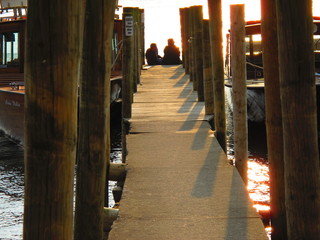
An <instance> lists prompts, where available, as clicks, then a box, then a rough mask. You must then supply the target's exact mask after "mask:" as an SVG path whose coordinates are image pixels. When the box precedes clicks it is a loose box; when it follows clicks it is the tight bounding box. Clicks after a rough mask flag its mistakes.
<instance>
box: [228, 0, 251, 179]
mask: <svg viewBox="0 0 320 240" xmlns="http://www.w3.org/2000/svg"><path fill="white" fill-rule="evenodd" d="M230 23H231V27H230V39H231V54H232V58H231V72H232V102H233V127H234V131H233V133H234V134H233V135H234V157H235V164H236V167H237V169H238V171H239V173H240V175H241V177H242V179H243V181H244V182H245V184H247V169H248V167H247V160H248V126H247V85H246V45H245V20H244V4H236V5H230Z"/></svg>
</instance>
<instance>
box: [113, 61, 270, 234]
mask: <svg viewBox="0 0 320 240" xmlns="http://www.w3.org/2000/svg"><path fill="white" fill-rule="evenodd" d="M141 83H142V85H141V86H138V92H137V93H136V94H135V96H134V104H133V110H132V111H133V114H132V119H131V123H132V129H131V130H130V134H129V135H127V149H128V156H127V164H128V174H127V178H126V182H125V186H124V192H123V195H122V199H121V201H120V215H119V218H118V219H117V220H116V221H115V223H114V224H113V226H112V230H111V232H110V234H109V239H110V240H125V239H130V240H195V239H197V240H209V239H217V240H219V239H235V240H251V239H252V240H264V239H268V238H267V235H266V233H265V230H264V227H263V224H262V221H261V219H260V217H259V215H258V214H257V213H256V211H255V210H254V208H253V207H252V206H253V203H252V202H251V200H250V199H249V195H248V192H247V190H246V187H245V185H244V183H243V181H242V179H241V177H240V175H239V174H238V172H237V170H236V168H235V167H233V166H231V165H230V164H229V163H228V160H227V156H226V155H225V153H224V152H223V150H222V149H221V147H220V146H219V144H218V142H217V140H216V138H215V137H214V132H213V131H211V130H210V126H209V124H208V122H207V121H206V118H208V116H205V113H204V103H203V102H197V93H196V92H195V91H193V90H192V82H190V81H189V76H188V75H185V74H184V69H183V68H182V67H181V66H154V67H152V68H150V69H148V70H146V71H142V76H141Z"/></svg>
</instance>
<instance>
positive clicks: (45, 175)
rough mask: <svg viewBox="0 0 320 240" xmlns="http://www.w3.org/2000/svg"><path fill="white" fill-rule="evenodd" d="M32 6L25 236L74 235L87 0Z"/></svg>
mask: <svg viewBox="0 0 320 240" xmlns="http://www.w3.org/2000/svg"><path fill="white" fill-rule="evenodd" d="M28 5H29V8H28V21H27V39H26V62H25V79H26V83H27V84H26V95H25V101H26V104H25V105H26V109H25V155H24V156H25V201H24V229H23V239H26V240H34V239H51V240H53V239H55V240H70V239H73V191H74V188H73V186H74V167H75V158H76V145H77V109H78V108H77V103H78V81H79V66H80V59H81V49H82V47H81V43H82V40H81V39H82V34H81V33H82V28H83V24H82V23H83V9H84V2H83V1H72V0H67V1H66V0H63V1H62V0H52V1H48V2H46V3H45V4H43V2H41V1H35V0H29V1H28ZM62 33H68V34H62Z"/></svg>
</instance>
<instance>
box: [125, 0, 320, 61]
mask: <svg viewBox="0 0 320 240" xmlns="http://www.w3.org/2000/svg"><path fill="white" fill-rule="evenodd" d="M230 4H245V18H246V20H247V21H248V20H259V19H260V0H222V12H223V16H222V18H223V29H224V32H226V31H227V30H228V29H229V26H230ZM119 5H121V6H123V7H139V8H143V9H144V10H145V47H146V48H148V47H149V46H150V43H153V42H154V43H156V44H157V45H158V49H159V54H160V55H162V54H163V49H164V47H165V46H166V44H167V39H168V38H173V39H174V40H175V43H176V45H177V46H178V47H180V49H181V36H180V17H179V8H183V7H189V6H192V5H203V12H204V18H208V7H207V0H119ZM313 9H314V15H315V16H320V0H314V1H313Z"/></svg>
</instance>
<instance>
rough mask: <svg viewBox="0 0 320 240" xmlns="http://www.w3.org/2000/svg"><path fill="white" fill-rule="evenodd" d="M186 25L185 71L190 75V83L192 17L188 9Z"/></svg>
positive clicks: (191, 77)
mask: <svg viewBox="0 0 320 240" xmlns="http://www.w3.org/2000/svg"><path fill="white" fill-rule="evenodd" d="M186 25H187V52H186V54H187V62H186V63H187V66H186V69H187V71H188V74H189V75H190V81H193V73H192V71H193V70H192V52H191V40H192V36H191V35H192V15H191V10H190V7H189V8H187V9H186Z"/></svg>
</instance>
